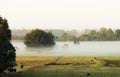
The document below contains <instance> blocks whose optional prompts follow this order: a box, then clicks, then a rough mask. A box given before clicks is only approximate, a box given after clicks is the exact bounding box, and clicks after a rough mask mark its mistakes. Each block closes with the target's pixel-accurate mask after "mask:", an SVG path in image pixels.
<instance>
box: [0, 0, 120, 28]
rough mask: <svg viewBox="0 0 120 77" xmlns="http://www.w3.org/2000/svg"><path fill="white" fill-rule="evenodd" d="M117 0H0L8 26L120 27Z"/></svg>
mask: <svg viewBox="0 0 120 77" xmlns="http://www.w3.org/2000/svg"><path fill="white" fill-rule="evenodd" d="M119 4H120V1H119V0H109V1H105V0H44V1H42V0H1V1H0V15H1V16H2V17H3V18H6V19H7V20H8V23H9V26H10V28H11V29H35V28H39V29H62V30H85V29H100V28H101V27H105V28H111V29H119V28H120V15H119V14H120V10H119V9H120V5H119Z"/></svg>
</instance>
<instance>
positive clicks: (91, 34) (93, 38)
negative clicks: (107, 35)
mask: <svg viewBox="0 0 120 77" xmlns="http://www.w3.org/2000/svg"><path fill="white" fill-rule="evenodd" d="M88 35H89V37H90V40H91V41H93V40H96V38H97V32H96V30H91V31H90V33H89V34H88Z"/></svg>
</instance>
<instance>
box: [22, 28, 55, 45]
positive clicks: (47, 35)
mask: <svg viewBox="0 0 120 77" xmlns="http://www.w3.org/2000/svg"><path fill="white" fill-rule="evenodd" d="M24 43H25V45H27V46H28V47H32V46H46V45H55V41H54V36H53V34H52V33H51V32H45V31H43V30H39V29H35V30H32V31H31V32H30V33H28V34H26V36H25V40H24Z"/></svg>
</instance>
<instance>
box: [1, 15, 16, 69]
mask: <svg viewBox="0 0 120 77" xmlns="http://www.w3.org/2000/svg"><path fill="white" fill-rule="evenodd" d="M10 41H11V30H10V29H9V26H8V22H7V19H3V18H2V17H0V69H1V70H2V71H3V70H5V69H7V68H12V67H13V66H14V65H15V61H16V60H15V58H16V54H15V51H16V50H15V48H14V47H13V45H12V44H11V42H10Z"/></svg>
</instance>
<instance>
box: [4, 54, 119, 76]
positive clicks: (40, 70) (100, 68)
mask: <svg viewBox="0 0 120 77" xmlns="http://www.w3.org/2000/svg"><path fill="white" fill-rule="evenodd" d="M16 60H17V66H15V67H14V68H16V69H17V73H16V74H15V76H13V77H87V76H86V74H87V73H90V74H91V77H120V57H74V56H67V57H65V56H62V57H61V56H17V58H16ZM21 64H24V68H23V69H20V65H21ZM2 77H9V75H7V74H3V75H2Z"/></svg>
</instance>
